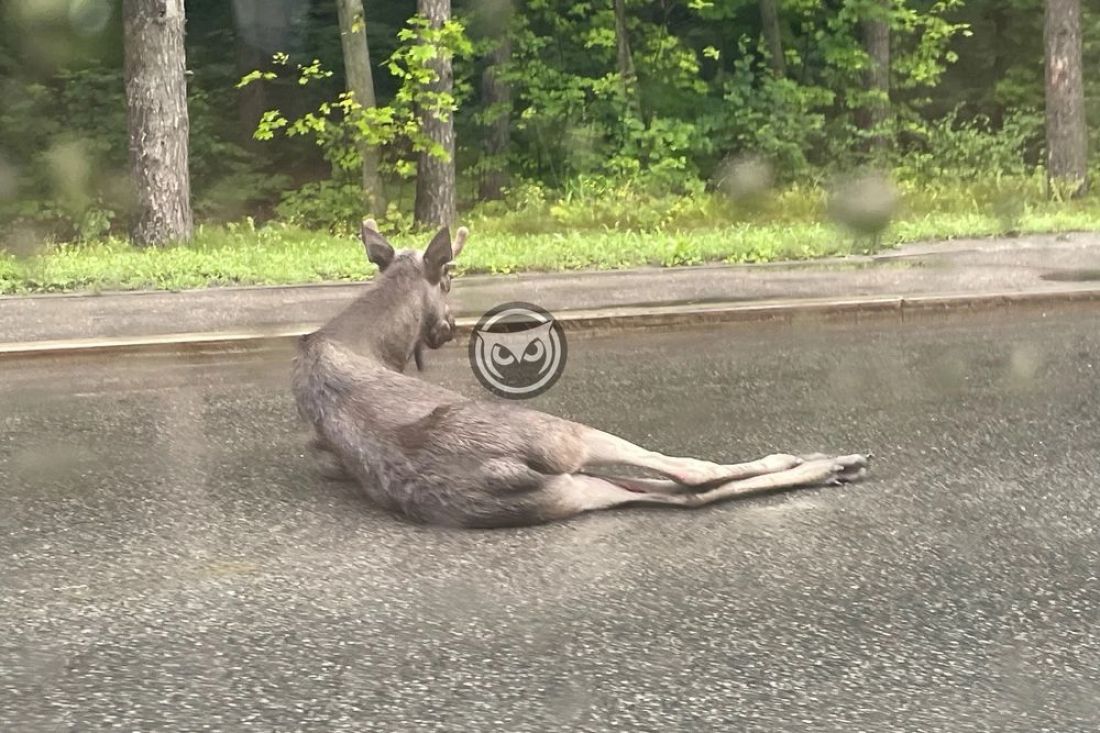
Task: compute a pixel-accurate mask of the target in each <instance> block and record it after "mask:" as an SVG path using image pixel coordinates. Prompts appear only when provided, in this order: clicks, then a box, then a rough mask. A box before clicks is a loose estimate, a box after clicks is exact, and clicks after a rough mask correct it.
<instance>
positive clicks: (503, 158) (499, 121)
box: [478, 35, 512, 201]
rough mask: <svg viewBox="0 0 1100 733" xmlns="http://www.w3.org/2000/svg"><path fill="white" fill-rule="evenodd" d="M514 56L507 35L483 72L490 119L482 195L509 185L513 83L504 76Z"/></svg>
mask: <svg viewBox="0 0 1100 733" xmlns="http://www.w3.org/2000/svg"><path fill="white" fill-rule="evenodd" d="M511 58H512V39H511V38H510V37H508V36H507V35H505V36H504V37H502V38H501V39H500V40H499V41H498V42H497V44H496V46H495V47H494V48H493V51H492V53H491V54H490V55H489V65H488V66H486V68H485V72H484V73H483V74H482V75H481V98H482V100H484V102H485V108H486V111H487V114H488V115H489V119H487V120H486V125H485V127H486V129H485V172H484V177H483V178H482V179H481V187H480V190H479V192H478V193H479V195H480V197H481V198H482V199H483V200H486V201H494V200H497V199H501V198H503V197H504V187H505V186H506V185H508V165H507V163H508V147H509V145H510V144H511V133H512V128H511V111H512V110H511V106H512V87H511V85H510V84H509V83H508V81H507V80H505V79H503V78H502V77H501V73H502V70H503V69H504V67H505V66H506V65H507V64H508V63H509V61H510V60H511Z"/></svg>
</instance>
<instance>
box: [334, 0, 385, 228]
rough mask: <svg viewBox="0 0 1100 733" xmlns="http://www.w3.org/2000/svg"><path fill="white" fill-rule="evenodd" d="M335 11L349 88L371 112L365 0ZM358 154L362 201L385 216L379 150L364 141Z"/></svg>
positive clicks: (339, 4) (348, 1) (349, 0)
mask: <svg viewBox="0 0 1100 733" xmlns="http://www.w3.org/2000/svg"><path fill="white" fill-rule="evenodd" d="M336 10H337V15H338V16H339V19H340V44H341V46H342V47H343V51H344V75H345V77H346V78H347V89H348V91H349V92H351V93H352V94H353V95H355V101H357V102H358V103H359V104H360V105H362V106H363V107H364V108H366V109H370V108H372V107H375V106H376V105H377V100H376V99H375V96H374V75H373V74H372V72H371V66H370V48H369V47H368V45H367V25H366V15H364V13H363V0H336ZM359 155H360V157H362V159H363V198H364V199H365V200H366V204H367V209H368V211H369V212H370V213H373V214H376V215H383V214H385V213H386V193H385V190H384V189H383V187H382V177H381V176H380V175H379V174H378V161H379V152H378V148H377V147H376V146H374V145H369V144H367V143H366V142H362V143H360V144H359Z"/></svg>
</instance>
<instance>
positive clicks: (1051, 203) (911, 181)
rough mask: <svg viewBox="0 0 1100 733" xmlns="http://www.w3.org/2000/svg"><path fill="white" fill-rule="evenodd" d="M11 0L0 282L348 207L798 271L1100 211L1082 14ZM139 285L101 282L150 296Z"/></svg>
mask: <svg viewBox="0 0 1100 733" xmlns="http://www.w3.org/2000/svg"><path fill="white" fill-rule="evenodd" d="M174 6H178V8H176V9H175V10H173V7H174ZM4 7H5V9H4V10H3V11H2V12H3V14H4V23H3V26H2V28H0V85H2V94H0V99H2V100H3V102H2V106H0V223H2V224H3V232H2V233H0V243H2V244H3V246H4V247H6V249H7V250H8V252H9V253H10V255H9V258H8V259H7V260H5V261H6V262H7V263H8V264H7V265H0V282H4V277H5V276H4V274H3V273H4V272H5V270H4V267H6V268H7V270H6V271H7V272H8V275H7V278H8V280H7V282H8V285H7V286H6V287H7V289H8V290H12V289H20V288H30V289H35V288H37V287H41V288H44V289H51V288H54V287H56V288H59V289H65V288H66V287H70V286H73V283H69V282H68V281H66V280H65V278H66V277H68V276H67V275H62V274H59V273H61V270H58V271H57V272H55V273H54V275H52V276H51V275H49V273H47V272H46V269H48V267H47V266H46V264H42V263H40V264H42V268H45V269H42V271H41V272H39V274H38V275H35V276H34V277H38V278H39V279H43V278H44V281H43V282H38V283H35V282H32V281H33V280H34V277H31V276H30V275H28V274H27V271H26V270H25V269H24V270H22V271H20V273H19V274H12V273H14V272H15V270H16V268H18V267H20V265H19V264H18V263H19V262H20V261H22V259H24V258H26V257H32V258H35V257H37V258H39V259H41V258H42V257H43V256H44V254H48V253H49V252H57V251H59V250H64V251H66V252H69V253H70V255H72V256H76V254H75V253H77V252H79V251H82V248H83V250H87V251H91V252H98V255H97V256H98V257H100V258H101V259H103V260H104V264H102V268H103V269H104V271H106V270H107V269H110V268H111V267H114V266H116V265H118V263H119V262H122V259H117V258H116V259H115V260H111V259H110V256H115V255H117V257H118V258H125V257H131V256H133V257H137V256H140V252H139V253H137V254H134V253H133V252H131V250H140V249H142V248H143V247H145V246H147V245H158V244H166V243H167V244H176V243H180V242H185V241H187V240H191V241H192V245H191V246H192V249H193V250H195V251H194V252H192V254H193V256H195V257H198V256H199V254H197V253H201V251H203V246H199V245H204V244H205V246H206V247H207V249H211V248H212V249H217V250H218V251H219V252H223V253H224V252H226V251H230V250H232V251H236V250H237V249H239V248H240V246H241V245H240V242H241V241H244V240H249V239H250V240H254V241H258V242H261V243H264V242H266V243H267V244H266V245H258V246H268V247H269V248H270V247H277V246H286V247H291V248H292V249H293V248H295V247H297V248H305V247H307V246H311V247H312V251H315V252H326V253H329V254H331V249H326V247H330V244H326V243H331V242H332V241H333V239H332V238H336V239H338V240H340V241H341V242H342V241H343V240H344V239H346V237H347V236H348V235H349V234H351V233H353V232H354V231H356V230H357V227H358V222H359V221H360V220H361V219H362V218H363V217H364V216H366V215H370V216H373V217H375V218H377V219H378V220H379V221H380V222H381V223H382V225H383V226H384V227H385V228H386V229H387V230H388V231H391V232H394V233H396V234H398V236H400V235H401V234H403V233H409V232H412V231H415V230H417V229H418V228H421V227H426V226H436V225H441V224H442V225H451V224H454V223H456V221H457V219H462V220H463V221H471V222H476V223H477V224H478V226H479V228H480V231H483V232H485V233H487V234H489V235H491V236H496V237H498V238H499V247H498V248H497V249H495V250H494V249H493V248H492V247H489V248H488V249H487V250H486V252H485V254H484V259H483V260H480V261H477V260H475V261H474V262H472V263H471V264H470V266H471V267H473V268H474V269H483V270H487V271H511V270H514V269H542V268H562V267H566V268H568V267H584V266H597V267H605V266H612V267H614V266H623V265H631V264H647V263H648V264H665V265H668V264H692V263H695V262H700V261H709V260H723V261H744V260H767V259H776V258H779V257H802V256H815V255H819V254H829V253H835V252H836V251H838V250H839V249H842V248H844V247H849V248H850V247H851V246H859V247H868V246H869V247H873V246H879V244H881V243H883V242H887V243H888V242H893V241H904V240H911V239H916V238H934V237H949V236H957V235H966V234H997V233H1006V232H1014V231H1031V230H1059V229H1067V228H1094V227H1095V226H1096V224H1095V221H1096V220H1097V219H1100V214H1097V208H1098V207H1097V206H1096V202H1095V201H1094V198H1093V196H1092V195H1091V194H1090V193H1089V178H1090V177H1093V176H1095V173H1096V164H1095V161H1094V160H1090V159H1089V158H1088V157H1087V150H1088V149H1089V148H1094V147H1095V142H1096V138H1097V135H1098V131H1100V127H1098V121H1100V109H1097V105H1098V104H1100V95H1098V92H1100V89H1098V85H1100V81H1098V80H1097V79H1095V78H1091V77H1090V75H1089V74H1088V73H1087V70H1088V69H1091V68H1093V67H1094V66H1095V65H1096V64H1097V62H1098V61H1100V0H1048V1H1047V2H1045V3H1044V2H1041V0H597V1H595V2H593V1H591V0H514V1H513V0H455V2H454V5H453V7H452V5H451V2H450V0H419V3H418V4H414V3H411V2H409V3H404V2H402V3H398V2H389V1H385V2H383V1H378V2H370V3H364V2H362V0H335V1H330V0H233V2H216V1H214V0H187V2H186V3H183V2H182V0H125V2H120V1H115V0H17V1H16V2H9V3H5V6H4ZM166 13H167V15H165V14H166ZM173 14H175V15H177V16H179V17H178V19H177V21H173ZM166 17H167V19H168V20H167V21H166V20H165V18H166ZM173 29H177V30H173ZM173 33H175V34H176V35H177V36H178V38H174V37H173V35H172V34H173ZM158 44H160V45H158ZM176 46H178V49H175V47H176ZM181 64H182V66H181ZM1066 64H1068V66H1067V65H1066ZM1063 67H1064V68H1065V69H1068V70H1069V71H1068V72H1066V73H1065V74H1061V71H1059V70H1064V69H1063ZM174 69H175V70H178V71H180V72H181V73H176V72H174V71H173V70H174ZM1052 70H1053V72H1052ZM1059 74H1061V76H1059ZM172 79H177V81H173V80H172ZM166 80H167V81H166ZM142 95H145V97H142ZM166 110H168V111H167V112H166ZM171 110H176V111H174V112H172V111H171ZM157 115H160V116H161V117H162V118H163V119H162V122H163V120H167V124H164V125H162V127H161V129H158V128H157V127H156V118H157ZM140 125H146V126H147V127H146V128H140ZM181 125H182V127H181ZM157 135H161V136H163V140H166V141H168V142H166V143H164V144H165V145H168V146H169V147H172V146H173V145H175V143H173V142H172V141H173V139H174V140H175V141H176V142H178V146H177V148H178V149H175V148H173V149H174V150H175V152H173V154H172V156H174V157H172V156H169V158H168V159H167V160H163V161H161V162H160V163H156V161H154V162H153V163H150V160H152V158H155V157H156V156H152V158H151V157H150V155H149V154H147V152H148V151H145V152H143V151H142V149H141V147H140V146H141V145H142V144H147V145H149V146H150V149H152V147H153V143H152V142H150V141H152V140H160V139H161V138H157V137H156V136H157ZM143 141H144V142H143ZM158 144H159V143H158ZM135 146H137V147H135ZM151 165H152V166H154V167H155V165H160V169H159V170H154V169H152V168H150V166H151ZM142 166H145V168H142ZM158 187H160V188H159V189H158ZM160 189H163V190H160ZM838 192H839V193H838ZM880 200H881V201H880ZM876 207H877V208H879V209H883V212H878V211H877V210H876ZM880 213H881V217H880ZM830 218H831V219H833V220H837V219H840V220H842V221H843V222H844V223H847V224H849V225H850V226H849V229H850V230H852V231H853V232H854V234H853V237H854V239H853V240H852V241H854V242H856V244H852V243H851V242H849V241H848V239H847V238H845V237H840V236H838V235H837V234H836V233H835V232H834V231H833V230H831V229H828V227H827V223H828V221H829V219H830ZM879 218H882V222H881V223H878V221H877V220H878V219H879ZM865 220H866V221H865ZM888 223H889V224H890V226H889V228H888V229H887V224H888ZM884 229H885V230H886V234H885V239H883V238H882V237H881V236H880V234H882V230H884ZM731 232H737V234H736V235H732V234H731ZM586 233H587V234H590V235H591V238H590V239H589V240H586V239H585V238H584V236H585V235H586ZM862 234H868V238H867V239H866V241H865V242H864V241H863V240H862V239H861V235H862ZM550 235H557V236H559V237H560V238H562V239H563V243H562V244H561V246H560V247H558V248H557V249H556V250H555V251H554V252H553V253H547V252H546V251H545V246H544V244H540V242H545V241H547V240H545V237H547V236H550ZM540 237H541V238H542V239H540ZM601 238H602V239H601ZM229 240H232V242H233V243H232V244H228V243H227V242H229ZM302 242H309V243H312V244H311V245H307V244H303V243H302ZM860 242H863V243H862V244H861V243H860ZM296 243H297V244H296ZM134 245H137V247H134ZM331 246H335V245H331ZM340 246H342V245H340ZM196 247H197V249H196ZM647 248H648V249H647ZM294 251H296V252H297V251H298V250H297V249H295V250H294ZM196 252H197V253H196ZM109 255H110V256H109ZM89 256H90V255H89ZM295 256H297V255H295ZM181 257H183V255H181ZM342 257H344V256H343V255H340V257H338V258H336V259H340V258H342ZM212 259H214V260H216V259H217V258H216V257H215V258H212ZM222 259H223V260H224V259H226V257H222ZM230 259H231V258H230ZM291 259H293V258H291ZM347 262H348V261H346V260H343V259H340V262H339V263H336V262H334V263H331V264H330V265H318V263H317V261H315V260H310V262H309V263H304V264H302V266H301V267H300V268H298V269H295V266H289V268H288V269H287V271H286V272H282V271H279V270H278V268H277V267H276V268H275V269H274V270H269V269H265V268H267V264H262V265H256V264H255V263H253V265H255V266H251V265H250V267H251V269H249V268H243V269H241V270H239V271H237V272H236V273H235V274H234V273H232V272H222V271H220V270H219V267H221V265H217V266H215V265H216V263H215V265H210V266H209V267H208V268H207V269H209V270H210V271H209V272H206V273H205V274H203V273H198V274H196V275H195V282H197V283H199V284H205V283H210V284H219V283H221V282H251V281H257V282H263V281H268V280H272V279H275V280H295V279H306V280H308V279H331V278H343V277H354V276H358V275H360V274H361V272H360V271H359V269H357V266H351V265H349V264H347ZM112 263H114V264H112ZM341 263H343V264H341ZM55 264H56V263H55ZM284 265H285V263H284ZM118 266H122V265H118ZM157 266H158V267H161V265H157ZM163 267H170V265H163ZM62 269H64V268H63V267H62ZM184 269H186V267H184ZM199 269H201V268H199ZM51 277H53V278H54V280H56V282H54V281H51V280H50V278H51ZM73 277H74V278H76V280H77V281H79V282H76V283H75V285H76V286H79V285H80V284H81V282H84V281H86V282H91V281H95V280H96V278H97V277H99V278H100V279H102V278H103V277H104V276H103V275H102V274H101V275H100V276H96V275H89V274H87V273H84V274H75V275H73ZM82 277H83V278H85V280H84V281H80V278H82ZM134 277H135V279H134V282H133V283H131V282H130V281H129V280H127V279H126V278H125V277H122V278H121V280H119V282H117V283H114V284H117V285H120V286H122V287H129V286H131V285H135V284H136V285H148V284H150V283H151V284H153V285H154V286H156V285H158V284H163V283H160V282H159V281H158V280H157V278H158V277H160V276H158V275H156V274H148V273H145V274H140V273H139V274H137V275H135V276H134ZM169 279H171V278H170V277H169ZM11 283H16V284H15V285H12V284H11ZM19 283H22V284H21V285H20V284H19ZM28 283H29V284H28ZM184 284H193V283H192V282H191V280H188V281H186V282H185V283H184Z"/></svg>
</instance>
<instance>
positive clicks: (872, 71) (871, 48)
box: [863, 0, 890, 151]
mask: <svg viewBox="0 0 1100 733" xmlns="http://www.w3.org/2000/svg"><path fill="white" fill-rule="evenodd" d="M889 14H890V0H878V2H877V3H876V5H875V6H874V14H873V15H871V16H869V17H868V18H866V19H864V21H863V46H864V50H865V51H866V52H867V55H868V56H869V57H870V62H871V65H870V68H868V69H867V74H866V80H865V85H866V90H867V92H868V95H869V98H868V102H867V106H866V108H865V109H864V112H863V127H864V129H866V130H872V131H875V133H874V134H873V135H872V136H871V140H870V147H871V149H872V150H876V151H881V150H884V149H885V148H886V147H887V146H888V145H889V138H888V137H887V135H886V132H885V131H884V130H883V127H884V125H885V124H886V122H887V121H888V120H889V119H890V15H889Z"/></svg>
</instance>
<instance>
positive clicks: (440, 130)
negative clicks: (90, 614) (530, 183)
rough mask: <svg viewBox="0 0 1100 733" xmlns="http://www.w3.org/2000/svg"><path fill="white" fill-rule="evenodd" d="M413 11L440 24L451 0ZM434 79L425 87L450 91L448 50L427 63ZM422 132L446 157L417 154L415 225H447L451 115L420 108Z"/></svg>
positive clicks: (451, 197)
mask: <svg viewBox="0 0 1100 733" xmlns="http://www.w3.org/2000/svg"><path fill="white" fill-rule="evenodd" d="M416 5H417V12H419V13H420V14H421V15H422V16H424V17H425V18H427V19H428V21H429V22H430V23H431V27H432V28H439V27H441V26H442V25H443V24H444V23H445V22H447V20H449V19H450V17H451V0H417V4H416ZM431 66H432V69H433V70H434V71H435V73H436V80H435V81H434V82H433V83H432V84H431V85H430V86H429V90H430V91H433V92H448V93H449V92H451V91H452V90H453V88H454V76H453V72H452V69H451V57H450V54H449V53H442V52H441V53H440V54H438V55H437V56H436V58H435V60H434V61H433V62H432V64H431ZM420 121H421V127H422V128H423V130H424V134H425V135H426V136H427V137H428V139H430V140H431V141H432V142H434V143H436V144H438V145H439V146H440V147H441V148H443V150H444V151H445V153H446V159H440V158H437V157H436V156H434V155H429V154H428V153H427V152H426V151H425V152H421V153H420V157H419V160H418V163H417V167H416V206H415V209H414V212H413V214H414V218H415V220H416V222H417V223H418V224H422V225H430V226H445V227H449V226H451V225H452V224H453V223H454V220H455V131H454V117H453V115H451V114H450V113H449V112H448V113H444V114H442V115H440V114H436V113H435V112H432V111H431V110H422V111H421V115H420Z"/></svg>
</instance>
